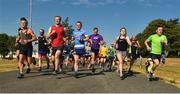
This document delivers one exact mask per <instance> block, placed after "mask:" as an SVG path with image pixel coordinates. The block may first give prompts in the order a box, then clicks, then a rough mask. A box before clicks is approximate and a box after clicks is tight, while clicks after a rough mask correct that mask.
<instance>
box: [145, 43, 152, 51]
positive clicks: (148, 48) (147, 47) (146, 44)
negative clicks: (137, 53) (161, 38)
mask: <svg viewBox="0 0 180 94" xmlns="http://www.w3.org/2000/svg"><path fill="white" fill-rule="evenodd" d="M144 44H145V46H146V49H147V50H148V51H150V50H151V48H150V47H149V45H148V41H147V40H145V42H144Z"/></svg>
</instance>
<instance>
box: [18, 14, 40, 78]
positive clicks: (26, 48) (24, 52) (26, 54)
mask: <svg viewBox="0 0 180 94" xmlns="http://www.w3.org/2000/svg"><path fill="white" fill-rule="evenodd" d="M20 21H21V30H20V31H19V33H20V36H19V37H18V38H17V41H16V42H17V43H18V42H19V43H20V54H19V74H18V76H17V78H23V77H24V74H23V69H24V63H25V62H26V60H27V65H28V68H27V71H26V73H29V72H30V64H31V63H32V51H33V46H32V42H33V41H36V40H37V38H36V35H35V34H34V32H33V31H32V29H30V28H28V27H27V25H28V21H27V20H26V18H21V19H20Z"/></svg>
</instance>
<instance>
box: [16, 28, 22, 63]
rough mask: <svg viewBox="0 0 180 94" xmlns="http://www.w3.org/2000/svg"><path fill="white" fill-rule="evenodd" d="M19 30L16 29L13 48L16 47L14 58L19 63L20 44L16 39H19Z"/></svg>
mask: <svg viewBox="0 0 180 94" xmlns="http://www.w3.org/2000/svg"><path fill="white" fill-rule="evenodd" d="M20 31H21V28H19V29H18V34H17V37H16V43H15V47H16V58H17V60H18V61H19V52H20V42H19V41H18V39H19V38H20V33H19V32H20Z"/></svg>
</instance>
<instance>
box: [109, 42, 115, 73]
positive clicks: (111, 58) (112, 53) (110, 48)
mask: <svg viewBox="0 0 180 94" xmlns="http://www.w3.org/2000/svg"><path fill="white" fill-rule="evenodd" d="M113 60H114V44H113V43H112V44H111V45H110V47H109V48H108V61H109V64H108V68H109V70H110V71H111V70H112V64H113Z"/></svg>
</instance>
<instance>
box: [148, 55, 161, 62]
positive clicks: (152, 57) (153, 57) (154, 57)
mask: <svg viewBox="0 0 180 94" xmlns="http://www.w3.org/2000/svg"><path fill="white" fill-rule="evenodd" d="M150 58H151V59H152V60H153V61H154V59H158V60H159V62H161V55H157V54H152V53H151V54H150Z"/></svg>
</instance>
